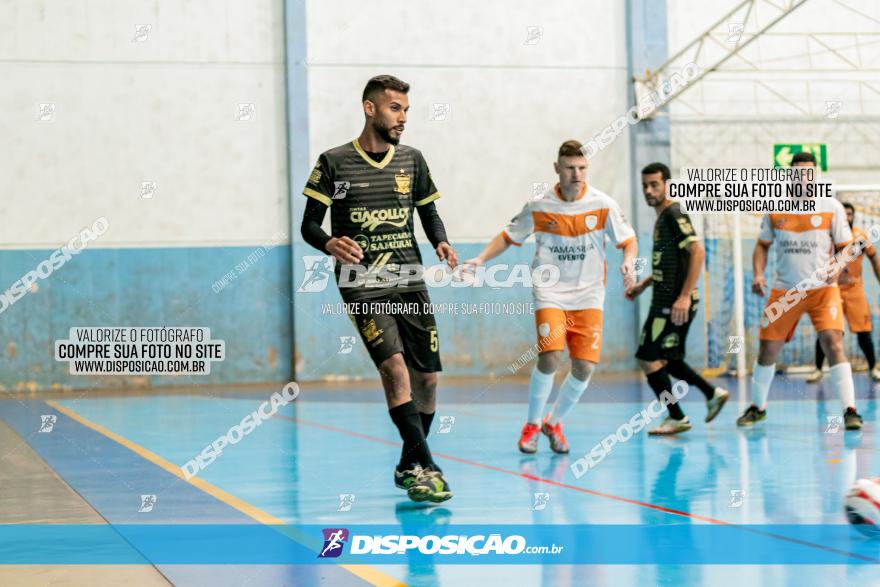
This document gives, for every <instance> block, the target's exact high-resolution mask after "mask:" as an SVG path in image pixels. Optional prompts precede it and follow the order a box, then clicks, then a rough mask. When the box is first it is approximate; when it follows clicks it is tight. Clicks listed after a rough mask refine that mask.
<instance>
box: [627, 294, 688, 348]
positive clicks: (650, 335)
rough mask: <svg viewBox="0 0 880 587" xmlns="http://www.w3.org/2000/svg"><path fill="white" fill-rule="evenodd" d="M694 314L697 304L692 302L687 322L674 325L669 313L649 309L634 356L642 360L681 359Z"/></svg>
mask: <svg viewBox="0 0 880 587" xmlns="http://www.w3.org/2000/svg"><path fill="white" fill-rule="evenodd" d="M696 314H697V304H694V303H692V304H691V309H690V312H689V313H688V320H687V322H685V323H684V324H679V325H676V324H673V323H672V318H671V316H670V315H668V314H663V313H662V312H659V311H655V310H651V311H650V313H649V314H648V319H647V320H645V325H644V326H642V335H641V337H640V338H639V348H638V350H636V358H637V359H640V360H642V361H659V360H661V359H663V360H665V361H681V360H683V359H684V355H685V340H686V339H687V335H688V330H690V327H691V323H692V322H693V321H694V316H696Z"/></svg>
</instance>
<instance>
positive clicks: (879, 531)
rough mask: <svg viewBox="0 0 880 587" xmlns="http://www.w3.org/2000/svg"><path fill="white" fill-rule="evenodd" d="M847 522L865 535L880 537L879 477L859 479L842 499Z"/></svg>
mask: <svg viewBox="0 0 880 587" xmlns="http://www.w3.org/2000/svg"><path fill="white" fill-rule="evenodd" d="M844 510H845V511H846V518H847V519H848V520H849V523H850V524H852V525H853V526H855V527H856V529H857V530H858V531H860V532H861V533H862V534H865V535H867V536H871V537H876V538H880V477H874V478H872V479H859V480H858V481H856V482H855V483H853V486H852V488H851V489H850V490H849V493H847V494H846V499H845V500H844Z"/></svg>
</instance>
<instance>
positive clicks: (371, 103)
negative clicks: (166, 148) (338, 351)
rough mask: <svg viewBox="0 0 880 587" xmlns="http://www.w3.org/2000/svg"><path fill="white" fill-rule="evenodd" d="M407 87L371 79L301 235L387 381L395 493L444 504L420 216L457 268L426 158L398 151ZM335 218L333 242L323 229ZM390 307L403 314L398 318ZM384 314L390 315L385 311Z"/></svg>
mask: <svg viewBox="0 0 880 587" xmlns="http://www.w3.org/2000/svg"><path fill="white" fill-rule="evenodd" d="M407 92H409V84H407V83H406V82H403V81H401V80H399V79H397V78H396V77H394V76H390V75H380V76H376V77H374V78H372V79H370V80H369V81H368V82H367V85H366V87H365V88H364V92H363V96H362V103H363V109H364V116H365V118H366V121H365V123H364V128H363V130H362V131H361V134H360V136H359V137H358V138H357V139H355V140H353V141H351V142H349V143H346V144H344V145H341V146H339V147H336V148H334V149H330V150H329V151H326V152H324V153H322V154H321V156H320V157H319V158H318V162H317V164H316V165H315V168H314V169H313V170H312V173H311V175H310V176H309V179H308V182H307V183H306V187H305V189H304V190H303V194H304V195H305V196H307V197H308V202H307V203H306V210H305V214H304V216H303V223H302V235H303V238H304V239H305V241H306V242H307V243H309V244H310V245H312V246H313V247H315V248H316V249H318V250H320V251H322V252H325V253H327V254H329V255H332V256H333V257H334V258H335V259H336V268H335V272H336V281H337V285H338V286H339V292H340V294H341V295H342V299H343V301H345V302H348V303H349V304H350V305H349V307H351V308H353V310H352V313H351V314H350V318H351V320H352V322H353V323H354V324H355V326H356V327H357V329H358V331H359V332H360V334H361V339H362V340H363V342H364V345H365V346H366V347H367V350H368V351H369V353H370V358H371V359H372V360H373V362H374V363H375V365H376V367H377V368H378V370H379V374H380V375H381V378H382V386H383V388H384V389H385V400H386V403H387V405H388V411H389V414H390V416H391V420H392V422H394V425H395V426H397V429H398V431H399V432H400V437H401V438H402V439H403V449H402V451H401V456H400V462H399V463H398V465H397V468H396V469H395V471H394V483H395V485H396V486H397V487H400V488H401V489H406V490H407V494H408V495H409V497H410V499H412V500H414V501H428V500H430V501H435V502H440V501H446V500H447V499H449V498H451V497H452V492H451V491H450V488H449V484H448V483H447V482H446V479H445V478H444V476H443V473H442V471H441V470H440V468H439V467H438V466H437V464H436V463H435V462H434V460H433V459H432V457H431V451H430V449H429V448H428V442H427V440H426V437H427V435H428V431H429V429H430V427H431V421H432V420H433V418H434V411H435V397H436V390H437V373H438V372H439V371H440V370H441V369H442V367H441V364H440V343H439V339H438V336H437V326H436V324H435V322H434V316H433V314H432V313H431V312H430V300H429V298H428V292H427V288H426V286H425V282H424V281H423V279H422V277H421V273H420V271H419V270H420V269H421V264H422V258H421V254H420V253H419V249H418V244H417V243H416V239H415V233H414V229H413V212H418V215H419V218H420V220H421V222H422V226H423V227H424V229H425V233H426V234H427V235H428V240H430V241H431V245H432V246H433V247H434V250H435V251H436V253H437V257H438V258H439V259H440V260H441V261H446V262H447V263H448V265H449V267H450V268H454V267H455V266H456V265H457V264H458V257H457V255H456V252H455V250H454V249H453V248H452V246H451V245H450V244H449V242H448V239H447V238H446V231H445V229H444V226H443V222H442V221H441V220H440V216H439V215H438V213H437V208H436V205H435V204H434V201H435V200H436V199H437V198H439V197H440V193H439V192H438V191H437V188H436V187H435V186H434V182H433V180H432V179H431V173H430V171H428V165H427V163H426V162H425V159H424V157H422V154H421V152H419V151H418V150H417V149H414V148H412V147H408V146H405V145H401V144H400V136H401V134H403V130H404V125H405V124H406V114H407V110H409V99H408V97H407ZM328 208H329V209H330V221H331V233H332V234H329V235H328V234H327V233H326V232H324V230H323V229H322V228H321V223H322V222H323V220H324V215H325V214H326V212H327V209H328ZM391 304H395V305H396V306H397V307H399V308H407V311H406V312H405V313H399V312H395V311H394V309H392V307H391ZM383 306H386V307H383Z"/></svg>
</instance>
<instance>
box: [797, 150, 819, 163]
mask: <svg viewBox="0 0 880 587" xmlns="http://www.w3.org/2000/svg"><path fill="white" fill-rule="evenodd" d="M795 163H812V164H813V165H815V164H816V156H815V155H813V154H812V153H810V152H809V151H801V152H800V153H795V154H794V157H792V158H791V164H792V165H794V164H795Z"/></svg>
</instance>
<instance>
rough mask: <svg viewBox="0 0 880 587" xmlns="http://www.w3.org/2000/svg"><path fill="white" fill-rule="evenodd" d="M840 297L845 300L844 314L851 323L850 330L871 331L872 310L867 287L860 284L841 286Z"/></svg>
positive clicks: (848, 322)
mask: <svg viewBox="0 0 880 587" xmlns="http://www.w3.org/2000/svg"><path fill="white" fill-rule="evenodd" d="M840 299H841V300H843V315H844V316H846V322H847V324H849V331H850V332H871V310H870V309H869V308H868V298H867V297H865V288H864V287H863V286H862V285H861V284H859V285H853V286H852V287H846V288H840Z"/></svg>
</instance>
